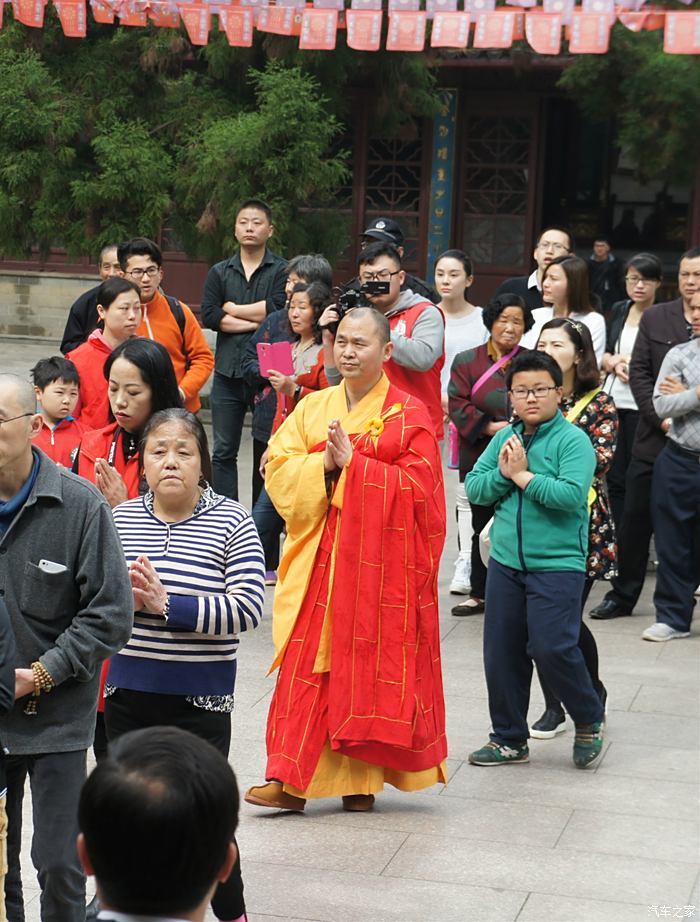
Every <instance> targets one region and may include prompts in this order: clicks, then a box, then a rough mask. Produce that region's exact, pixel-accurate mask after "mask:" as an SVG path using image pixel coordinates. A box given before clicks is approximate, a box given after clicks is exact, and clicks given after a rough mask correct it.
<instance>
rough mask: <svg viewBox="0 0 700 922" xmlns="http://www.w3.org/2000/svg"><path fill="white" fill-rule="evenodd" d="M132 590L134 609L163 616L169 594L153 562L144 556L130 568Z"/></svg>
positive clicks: (138, 558) (137, 559)
mask: <svg viewBox="0 0 700 922" xmlns="http://www.w3.org/2000/svg"><path fill="white" fill-rule="evenodd" d="M129 577H130V579H131V588H132V592H133V594H134V609H135V610H136V611H147V612H150V613H151V614H154V615H162V614H163V613H164V611H165V605H166V602H167V599H168V593H167V592H166V591H165V587H164V586H163V584H162V583H161V581H160V577H159V576H158V573H157V572H156V569H155V567H154V566H153V564H152V563H151V561H150V560H149V559H148V557H146V555H145V554H142V555H141V556H140V557H137V558H136V560H135V561H134V562H133V563H132V565H131V566H130V567H129Z"/></svg>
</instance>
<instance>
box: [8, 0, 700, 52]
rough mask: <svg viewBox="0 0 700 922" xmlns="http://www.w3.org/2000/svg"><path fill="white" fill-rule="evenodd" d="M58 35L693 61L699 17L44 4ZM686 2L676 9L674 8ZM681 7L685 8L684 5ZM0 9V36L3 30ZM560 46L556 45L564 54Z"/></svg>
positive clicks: (444, 3) (217, 0)
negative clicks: (629, 40) (640, 45)
mask: <svg viewBox="0 0 700 922" xmlns="http://www.w3.org/2000/svg"><path fill="white" fill-rule="evenodd" d="M6 2H11V3H12V14H13V16H14V19H15V20H17V21H18V22H21V23H23V24H24V25H25V26H31V27H32V28H35V29H40V28H42V26H43V25H44V12H45V9H46V4H47V2H49V0H6ZM52 2H53V5H54V7H55V9H56V13H57V15H58V18H59V20H60V23H61V27H62V29H63V32H64V33H65V35H66V36H68V37H69V38H85V36H86V34H87V23H88V6H89V12H90V15H91V16H92V18H93V20H94V21H95V22H98V23H103V24H114V25H119V26H131V27H141V28H143V27H145V26H148V25H152V26H157V27H160V28H167V29H176V28H179V27H180V26H181V25H182V26H184V28H185V30H186V31H187V34H188V36H189V38H190V41H191V42H192V44H193V45H206V44H207V43H208V41H209V35H210V33H211V30H212V28H218V29H219V30H220V31H222V32H224V33H225V35H226V39H227V41H228V43H229V45H231V46H233V47H240V48H246V47H250V46H251V45H252V44H253V40H254V36H255V33H256V32H263V33H264V32H268V33H272V34H274V35H287V36H296V37H298V40H299V48H301V49H302V50H309V51H311V50H313V51H332V50H333V49H334V48H335V47H336V42H337V36H338V32H339V31H341V30H343V31H345V33H346V42H347V45H348V47H349V48H352V49H354V50H355V51H378V50H379V49H380V48H382V47H384V48H386V50H387V51H404V52H411V51H414V52H422V51H426V50H427V49H429V48H435V49H446V50H453V51H460V50H461V51H463V50H465V49H466V48H468V47H470V45H471V47H472V48H483V49H499V48H501V49H508V48H511V47H512V46H513V44H514V43H515V42H520V41H525V42H527V44H528V45H529V46H530V48H532V50H533V51H534V52H536V53H537V54H540V55H549V56H552V55H560V54H562V53H565V52H568V53H569V54H605V53H606V52H607V50H608V47H609V44H610V30H611V29H612V27H613V25H614V24H615V23H616V22H620V23H621V24H622V25H623V26H624V27H625V28H627V29H629V30H630V31H631V32H641V31H643V30H645V31H649V30H655V29H663V33H664V51H665V52H667V53H668V54H700V11H696V10H678V9H674V10H665V9H662V8H660V7H655V6H647V5H645V3H644V0H580V3H577V2H575V0H541V5H536V4H537V0H510V2H509V3H508V5H507V6H496V0H350V6H349V7H347V8H346V0H277V2H275V3H271V2H270V0H192V2H180V0H52ZM684 2H686V0H684ZM687 2H691V0H687ZM3 7H4V4H3V3H2V2H0V28H2V23H3V16H2V14H3ZM565 43H566V44H565Z"/></svg>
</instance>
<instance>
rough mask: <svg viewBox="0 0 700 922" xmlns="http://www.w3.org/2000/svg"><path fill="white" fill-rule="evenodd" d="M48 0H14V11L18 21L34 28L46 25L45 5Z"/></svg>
mask: <svg viewBox="0 0 700 922" xmlns="http://www.w3.org/2000/svg"><path fill="white" fill-rule="evenodd" d="M45 2H46V0H12V13H13V14H14V17H15V19H16V20H17V22H21V23H22V24H23V25H25V26H31V27H32V28H33V29H41V27H42V26H43V25H44V5H45Z"/></svg>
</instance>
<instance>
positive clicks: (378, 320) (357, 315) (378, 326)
mask: <svg viewBox="0 0 700 922" xmlns="http://www.w3.org/2000/svg"><path fill="white" fill-rule="evenodd" d="M365 317H369V318H370V320H371V321H372V323H373V324H374V329H375V332H376V334H377V338H378V339H379V341H380V342H381V344H382V346H386V344H387V343H388V342H390V341H391V329H390V328H389V321H388V320H387V319H386V317H385V316H384V314H382V313H380V312H379V311H377V310H375V309H374V308H373V307H354V308H353V309H352V310H351V311H348V312H347V314H346V315H345V316H344V317H343V319H342V320H341V321H340V324H343V323H345V321H346V320H348V319H352V320H363V319H364V318H365ZM340 324H339V326H340Z"/></svg>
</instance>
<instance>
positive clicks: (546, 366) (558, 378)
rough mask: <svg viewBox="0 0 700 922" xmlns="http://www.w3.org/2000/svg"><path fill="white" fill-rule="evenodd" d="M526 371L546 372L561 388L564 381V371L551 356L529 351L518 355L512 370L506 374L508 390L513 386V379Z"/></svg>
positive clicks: (511, 365)
mask: <svg viewBox="0 0 700 922" xmlns="http://www.w3.org/2000/svg"><path fill="white" fill-rule="evenodd" d="M524 371H545V372H547V374H548V375H549V376H550V377H551V379H552V381H553V382H554V384H555V386H556V387H561V386H562V383H563V381H564V376H563V374H562V370H561V368H560V367H559V365H557V363H556V362H555V360H554V359H553V358H552V357H551V355H547V353H546V352H531V351H529V350H527V351H525V352H521V353H520V354H519V355H516V357H515V358H514V359H513V361H512V362H511V363H510V368H509V369H508V373H507V374H506V388H507V389H508V390H510V389H511V387H512V386H513V378H514V377H515V376H516V375H517V374H519V373H521V372H524Z"/></svg>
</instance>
